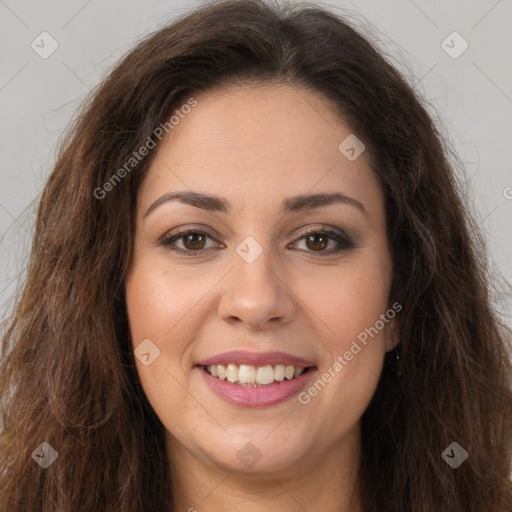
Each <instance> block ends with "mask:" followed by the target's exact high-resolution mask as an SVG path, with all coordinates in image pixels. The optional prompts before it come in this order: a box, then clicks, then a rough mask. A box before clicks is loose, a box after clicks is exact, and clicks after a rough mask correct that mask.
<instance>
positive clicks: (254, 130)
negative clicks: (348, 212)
mask: <svg viewBox="0 0 512 512" xmlns="http://www.w3.org/2000/svg"><path fill="white" fill-rule="evenodd" d="M194 98H195V99H196V101H197V106H195V107H194V108H193V109H191V110H190V111H189V113H187V114H182V117H181V118H180V120H179V122H178V123H177V124H176V125H175V126H174V127H173V129H172V131H171V132H170V134H169V135H168V136H167V138H166V139H164V140H163V142H162V143H161V145H160V147H159V149H158V154H157V155H156V158H155V160H154V161H153V163H152V165H151V167H150V169H149V172H148V175H147V177H146V179H145V181H144V184H143V187H142V189H141V194H142V196H143V198H146V197H148V199H147V200H150V199H151V198H152V199H154V198H155V196H156V195H158V194H162V193H165V192H169V191H174V190H180V191H181V190H187V189H191V190H195V191H203V192H210V193H211V192H214V193H215V195H219V196H229V197H230V198H231V199H230V202H232V203H234V205H235V206H240V208H242V205H249V204H253V205H254V206H257V205H260V206H261V205H262V204H263V203H265V204H267V205H269V204H271V203H275V204H276V206H279V207H280V206H281V203H282V200H283V197H284V196H286V197H289V196H294V195H299V194H304V193H307V192H311V193H319V192H333V191H339V192H343V193H345V194H347V195H352V196H364V195H366V196H370V197H368V199H367V200H368V201H369V202H370V203H374V205H375V207H376V208H378V207H379V206H382V198H381V197H380V195H381V194H380V187H379V185H378V182H377V179H376V177H375V175H374V173H373V171H372V169H371V168H370V166H369V164H368V161H367V158H366V155H365V153H364V152H363V153H362V154H361V156H360V157H358V158H357V159H356V160H354V161H351V160H349V159H348V158H347V157H346V156H345V155H344V154H343V153H342V152H341V151H340V149H339V146H340V143H342V142H343V141H344V140H345V139H347V137H349V136H353V134H352V131H351V128H350V126H348V125H347V124H346V123H345V122H343V120H342V119H341V118H340V117H339V116H337V115H336V114H335V109H334V106H333V105H332V104H331V103H329V102H328V101H327V100H325V99H324V98H323V97H322V96H321V95H319V94H315V93H312V92H311V91H308V90H306V89H303V88H300V87H299V86H296V85H288V84H280V85H263V86H257V85H252V86H251V85H247V86H237V87H230V88H226V89H221V88H217V89H215V90H211V91H208V92H205V93H201V94H197V95H194ZM237 200H238V203H237ZM262 201H263V202H262ZM143 202H144V203H146V202H147V201H143ZM370 207H371V205H370ZM239 211H240V210H239Z"/></svg>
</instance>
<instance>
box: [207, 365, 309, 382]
mask: <svg viewBox="0 0 512 512" xmlns="http://www.w3.org/2000/svg"><path fill="white" fill-rule="evenodd" d="M204 368H205V370H206V371H207V372H208V373H210V375H212V377H217V378H218V379H221V380H227V381H228V382H231V383H232V384H235V383H236V384H238V385H240V386H245V387H255V386H268V385H269V384H272V383H273V382H274V381H277V382H282V381H283V380H284V379H285V378H286V379H287V380H291V379H296V378H297V377H300V376H301V375H302V374H303V373H304V372H305V371H306V368H302V367H299V366H298V367H295V366H292V365H286V366H285V365H284V364H277V365H275V366H271V365H269V364H267V365H265V366H258V367H255V366H252V365H248V364H241V365H237V364H233V363H230V364H228V365H222V364H216V365H212V366H205V367H204Z"/></svg>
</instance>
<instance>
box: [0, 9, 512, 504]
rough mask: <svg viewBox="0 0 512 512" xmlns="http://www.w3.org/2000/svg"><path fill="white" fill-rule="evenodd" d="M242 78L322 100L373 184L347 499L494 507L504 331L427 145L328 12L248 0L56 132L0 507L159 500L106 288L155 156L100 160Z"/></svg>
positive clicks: (1, 462) (186, 19)
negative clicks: (64, 131)
mask: <svg viewBox="0 0 512 512" xmlns="http://www.w3.org/2000/svg"><path fill="white" fill-rule="evenodd" d="M250 81H252V82H257V81H260V82H265V83H268V82H274V83H289V84H292V85H294V86H295V85H296V86H299V87H305V88H307V89H309V90H312V91H314V92H319V93H320V94H322V95H323V96H324V97H325V98H326V99H328V100H331V101H332V103H333V106H334V107H335V108H336V109H337V111H338V112H339V114H340V116H342V118H343V119H344V120H346V121H347V122H348V123H349V125H350V126H351V127H352V129H353V131H354V133H356V134H357V136H358V137H359V138H360V139H362V140H363V141H364V142H365V144H366V146H367V150H368V155H370V157H371V164H372V167H373V169H374V171H375V173H376V174H377V176H378V177H379V179H380V182H381V184H382V190H383V193H384V197H385V201H386V214H387V226H388V234H389V241H390V246H391V249H392V257H393V263H394V276H393V283H392V290H391V303H393V302H395V301H396V302H399V303H400V304H401V305H403V310H402V312H401V319H400V340H401V341H400V344H399V357H400V359H399V363H400V364H399V365H397V360H396V358H395V354H394V353H388V354H387V355H386V359H385V362H384V368H383V372H382V375H381V379H380V382H379V385H378V388H377V391H376V393H375V395H374V397H373V399H372V401H371V403H370V405H369V406H368V408H367V410H366V411H365V413H364V415H363V417H362V420H361V422H362V423H361V427H362V434H363V440H362V458H361V466H360V472H359V476H360V478H359V491H360V494H361V497H362V500H363V509H364V510H365V511H366V512H373V511H380V512H381V511H386V512H388V511H394V512H411V511H415V512H420V511H424V512H439V511H443V512H444V511H448V510H449V511H460V512H471V511H474V512H484V511H485V512H490V511H495V512H505V511H506V512H510V511H511V510H512V485H511V481H510V472H511V456H512V390H511V380H512V379H511V377H512V363H511V361H510V356H509V355H508V353H507V345H508V343H509V341H510V332H509V331H508V330H507V329H506V328H505V326H504V325H503V324H502V323H500V320H499V318H498V316H497V315H496V314H495V313H494V312H493V310H492V308H491V305H490V304H491V301H490V291H491V288H490V285H489V277H488V273H487V270H486V267H485V263H486V255H485V252H484V245H483V243H482V238H481V236H480V235H478V231H477V227H476V224H475V222H473V221H472V220H471V219H472V218H473V217H472V216H471V215H470V214H469V209H468V206H467V204H466V202H465V200H464V199H463V194H461V190H460V187H459V186H458V185H457V182H456V179H455V177H454V172H453V169H452V165H451V163H450V158H449V157H448V156H447V150H446V145H445V143H444V142H443V139H442V137H441V135H440V134H439V133H438V129H437V128H436V125H435V123H434V122H433V120H432V119H431V117H430V116H429V115H428V113H427V110H426V108H425V107H424V106H423V102H422V100H421V99H420V98H419V97H418V95H417V93H416V92H415V91H414V90H413V88H412V87H411V86H410V85H408V84H407V82H406V81H405V80H404V78H403V77H402V76H401V75H400V73H399V72H398V71H397V70H396V69H395V68H394V67H393V66H391V65H390V64H389V63H388V62H387V61H386V60H385V58H384V57H383V56H382V55H381V53H380V52H379V51H377V50H376V49H375V48H374V46H373V45H372V44H371V43H370V42H369V41H368V40H366V39H365V38H364V37H362V36H361V35H360V34H359V33H358V32H357V31H355V30H354V29H353V28H351V26H350V25H349V24H347V23H346V21H344V20H343V19H342V18H340V17H339V16H337V15H334V14H332V13H329V12H327V11H325V10H322V9H320V8H318V7H315V6H307V5H306V6H303V5H295V6H281V7H279V6H278V5H269V4H268V3H263V2H261V1H258V0H246V1H225V2H213V3H211V2H210V3H209V4H207V5H204V6H203V7H201V8H199V9H196V10H195V11H194V12H192V13H190V14H188V15H184V16H182V17H181V18H180V19H179V20H177V21H175V22H173V23H172V24H170V25H168V26H166V27H164V28H163V29H161V30H159V31H157V32H156V33H154V34H152V35H150V36H149V37H147V38H146V39H145V40H144V41H142V42H141V43H140V44H138V45H137V47H136V48H135V49H133V51H131V52H130V53H129V54H128V55H126V56H125V57H124V58H123V60H122V61H121V62H120V63H119V65H118V66H117V67H116V68H115V69H114V70H113V71H112V72H111V73H110V75H109V76H108V77H107V78H106V79H105V80H104V81H103V83H102V84H100V86H99V87H98V88H97V90H96V91H95V92H94V93H93V94H92V95H91V97H90V99H89V100H88V101H87V103H86V104H85V105H84V107H83V110H82V111H81V113H80V115H79V116H78V117H77V119H76V122H75V123H74V125H73V126H72V128H71V130H70V132H69V134H68V136H67V138H66V139H65V140H64V141H63V144H62V147H61V150H60V153H59V156H58V160H57V163H56V165H55V168H54V170H53V172H52V173H51V175H50V178H49V180H48V183H47V185H46V187H45V189H44V192H43V194H42V198H41V201H40V205H39V210H38V215H37V221H36V230H35V236H34V240H33V246H32V252H31V258H30V262H29V268H28V275H27V279H26V282H25V285H24V289H23V291H22V293H21V295H20V296H19V298H18V301H17V303H16V307H15V308H14V310H13V314H12V318H10V319H9V321H8V324H7V325H6V329H5V334H4V337H3V342H2V360H1V366H0V374H1V377H0V393H1V401H0V407H1V408H0V411H1V419H2V432H1V435H0V511H1V512H26V511H27V510H30V511H57V510H59V511H63V510H66V511H71V510H73V511H77V512H85V511H94V512H98V511H123V512H135V511H136V512H140V511H142V510H147V511H152V512H159V511H161V512H163V511H167V510H170V509H171V507H172V496H171V495H170V491H169V488H170V475H169V464H168V461H167V460H166V455H165V446H164V427H163V425H162V423H161V422H160V420H159V419H158V417H157V416H156V415H155V413H154V411H153V410H152V408H151V406H150V405H149V403H148V401H147V399H146V397H145V395H144V393H143V390H142V388H141V385H140V382H139V379H138V376H137V373H136V370H135V365H134V359H133V354H132V350H131V341H130V333H129V329H128V323H127V315H126V308H125V298H124V278H125V275H126V271H127V269H128V268H129V265H130V259H131V250H132V243H133V234H134V220H135V219H134V213H135V198H136V194H137V190H138V187H139V185H140V183H141V180H142V179H143V178H144V175H145V172H146V171H147V169H148V166H149V165H150V164H151V161H152V159H153V158H154V155H155V152H156V151H149V153H148V154H147V155H146V156H145V157H144V158H143V159H141V160H140V162H139V161H137V163H136V165H133V168H127V167H125V171H126V172H125V173H119V172H118V169H121V168H123V166H125V165H126V162H127V160H128V159H129V158H130V157H131V156H132V155H133V153H134V152H136V151H138V149H139V148H140V147H142V146H143V145H145V144H147V141H148V137H149V138H151V137H153V140H155V142H158V141H157V140H156V139H155V138H154V135H153V132H154V130H155V128H156V127H158V126H160V125H162V124H164V123H168V122H169V117H170V116H171V115H172V114H173V112H175V110H176V109H178V108H179V107H180V106H181V105H182V104H184V103H185V102H186V101H188V100H189V99H190V98H191V97H192V96H193V95H194V94H198V93H199V92H201V91H205V90H208V89H211V88H213V87H214V86H221V87H227V86H229V85H230V84H234V83H244V82H250ZM116 172H117V175H118V177H119V174H122V176H121V177H122V179H119V180H116V181H115V182H113V181H110V183H111V186H108V187H107V188H108V193H103V192H104V191H105V190H106V188H105V184H106V183H107V182H109V180H112V177H113V175H114V174H116ZM102 191H103V192H102ZM43 442H46V443H48V444H49V445H50V446H51V447H52V448H53V449H54V450H55V451H56V452H57V454H58V457H57V459H56V460H55V461H54V462H53V463H52V464H51V465H50V466H49V467H47V468H46V469H44V468H42V467H40V465H38V464H36V462H35V460H36V459H35V458H34V457H32V454H33V452H34V450H36V449H37V448H38V447H39V446H40V445H41V443H43ZM452 442H457V443H458V444H459V445H460V446H461V447H462V448H464V450H465V451H466V452H467V454H468V458H467V460H465V461H464V463H462V464H461V465H460V467H458V468H457V469H453V468H452V467H451V466H450V465H449V464H448V463H447V462H446V458H443V457H442V453H443V452H444V451H445V449H446V448H447V447H449V445H450V444H451V443H452ZM44 446H46V445H44ZM46 449H47V448H46ZM36 456H37V454H36ZM340 464H343V461H340Z"/></svg>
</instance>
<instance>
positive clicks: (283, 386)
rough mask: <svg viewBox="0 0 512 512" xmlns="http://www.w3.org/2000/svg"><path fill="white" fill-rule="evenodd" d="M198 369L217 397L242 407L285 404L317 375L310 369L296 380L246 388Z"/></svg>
mask: <svg viewBox="0 0 512 512" xmlns="http://www.w3.org/2000/svg"><path fill="white" fill-rule="evenodd" d="M198 369H199V371H200V372H201V373H202V374H203V375H204V378H205V379H206V383H207V384H208V385H209V386H210V389H211V390H212V391H213V392H214V393H215V394H216V395H217V396H219V397H220V398H222V399H223V400H225V401H226V402H228V403H230V404H232V405H239V406H241V407H269V406H271V405H276V404H279V403H281V402H284V401H285V400H288V399H289V398H291V397H292V396H294V395H296V394H297V393H299V392H300V390H301V389H303V388H304V387H305V385H306V383H307V381H308V380H309V378H310V377H311V375H312V374H313V373H315V369H314V368H310V369H309V370H308V371H307V372H306V373H303V374H302V375H301V376H300V377H297V378H296V379H291V380H286V379H285V380H283V381H281V382H278V383H275V384H272V385H270V386H263V387H260V388H246V387H244V386H239V385H237V384H232V383H231V382H229V381H227V380H221V379H218V378H217V377H212V376H211V375H210V374H209V373H208V372H206V371H205V370H203V369H202V368H198Z"/></svg>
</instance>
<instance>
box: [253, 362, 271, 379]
mask: <svg viewBox="0 0 512 512" xmlns="http://www.w3.org/2000/svg"><path fill="white" fill-rule="evenodd" d="M256 382H257V383H258V384H272V382H274V368H272V366H270V365H269V364H267V366H258V369H257V370H256Z"/></svg>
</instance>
